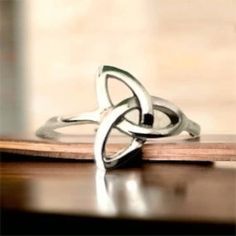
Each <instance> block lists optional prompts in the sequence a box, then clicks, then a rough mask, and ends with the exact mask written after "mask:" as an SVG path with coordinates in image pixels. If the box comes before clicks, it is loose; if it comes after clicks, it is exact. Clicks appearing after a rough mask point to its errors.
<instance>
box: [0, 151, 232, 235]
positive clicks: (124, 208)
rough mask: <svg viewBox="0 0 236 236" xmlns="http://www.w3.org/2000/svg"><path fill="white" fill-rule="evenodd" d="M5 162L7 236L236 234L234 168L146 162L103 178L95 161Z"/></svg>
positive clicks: (10, 158)
mask: <svg viewBox="0 0 236 236" xmlns="http://www.w3.org/2000/svg"><path fill="white" fill-rule="evenodd" d="M1 158H2V162H1V191H0V194H1V211H2V224H1V225H2V233H13V234H19V233H24V234H26V233H28V234H31V235H32V234H35V233H37V234H51V233H54V234H72V233H76V234H79V233H83V234H86V233H93V234H101V233H102V234H109V235H111V234H122V233H125V234H129V233H132V234H153V233H154V234H170V233H171V234H175V233H178V234H182V233H188V234H200V233H203V234H218V235H219V234H222V235H226V234H235V232H236V231H235V226H236V162H234V161H231V162H225V161H223V162H210V161H198V162H196V161H191V162H189V161H172V162H171V161H155V162H152V163H150V162H149V161H144V162H143V163H142V164H141V165H140V166H136V167H129V168H124V169H119V170H114V171H110V172H108V173H107V174H106V175H104V173H102V172H99V171H97V170H96V166H95V164H94V163H93V161H92V160H72V159H68V160H65V159H58V158H57V159H53V158H48V159H47V158H42V159H41V158H38V157H36V158H35V157H33V156H30V155H27V156H26V155H22V154H13V153H11V152H4V151H3V150H2V153H1ZM108 227H109V228H108Z"/></svg>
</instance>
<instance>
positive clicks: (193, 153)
mask: <svg viewBox="0 0 236 236" xmlns="http://www.w3.org/2000/svg"><path fill="white" fill-rule="evenodd" d="M235 137H236V136H234V135H230V136H225V135H222V136H221V135H220V136H215V135H214V136H203V137H201V139H197V140H191V139H184V138H183V137H181V136H180V137H177V138H176V139H161V140H157V141H153V142H150V143H147V144H145V145H144V147H143V159H145V160H150V161H155V160H176V161H177V160H180V161H181V160H182V161H183V160H184V161H236V141H235V140H236V138H235ZM80 139H82V140H83V136H81V137H80ZM91 139H92V137H90V140H91ZM86 140H87V142H83V141H79V143H75V142H73V143H66V142H55V141H53V142H52V141H45V140H43V141H42V140H39V139H30V140H27V139H25V140H23V139H11V138H4V139H0V151H1V152H9V153H17V154H23V155H27V156H44V157H52V158H65V159H78V160H92V159H93V156H94V155H93V143H92V142H88V140H89V137H87V139H86ZM115 140H116V141H117V142H114V141H113V143H111V144H109V145H108V150H109V152H116V151H118V150H119V149H121V148H122V147H123V146H124V144H125V143H126V142H124V140H122V139H121V138H119V137H117V138H115Z"/></svg>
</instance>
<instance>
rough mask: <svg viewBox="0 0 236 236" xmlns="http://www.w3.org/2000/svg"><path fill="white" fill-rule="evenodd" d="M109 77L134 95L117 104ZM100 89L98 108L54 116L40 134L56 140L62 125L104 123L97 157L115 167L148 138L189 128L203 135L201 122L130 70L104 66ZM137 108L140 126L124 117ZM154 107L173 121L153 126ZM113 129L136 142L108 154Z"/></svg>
mask: <svg viewBox="0 0 236 236" xmlns="http://www.w3.org/2000/svg"><path fill="white" fill-rule="evenodd" d="M109 78H113V79H117V80H120V81H121V82H123V83H124V84H126V85H127V86H128V87H129V88H130V89H131V91H132V92H133V95H134V96H133V97H130V98H128V99H125V100H123V101H121V102H120V103H119V104H118V105H113V104H112V101H111V99H110V96H109V92H108V86H107V81H108V79H109ZM96 88H97V98H98V105H99V108H98V109H97V110H95V111H93V112H88V113H84V114H81V115H79V116H71V117H63V116H58V117H53V118H51V119H49V120H48V121H47V122H46V123H45V125H44V126H42V127H41V128H40V129H39V130H37V132H36V134H37V135H38V136H39V137H42V138H49V139H56V138H58V137H60V136H61V135H62V134H61V133H59V132H57V131H55V130H56V129H58V128H62V127H66V126H71V125H80V124H90V123H97V124H100V125H99V128H98V130H97V134H96V138H95V145H94V154H95V160H96V164H97V167H98V168H100V169H112V168H116V167H119V166H122V165H125V163H126V162H128V161H129V160H130V159H132V158H135V155H136V153H137V151H139V150H140V149H141V147H142V145H143V144H144V142H145V141H146V139H150V138H160V137H168V136H173V135H177V134H180V133H181V132H182V131H187V132H188V133H189V134H190V135H191V136H193V137H198V136H199V134H200V126H199V125H198V124H197V123H195V122H193V121H191V120H190V119H188V118H187V117H186V115H185V114H184V113H183V112H182V111H181V110H180V109H179V108H178V107H176V106H175V105H174V104H172V103H170V102H169V101H167V100H165V99H162V98H159V97H154V96H150V95H149V94H148V92H147V91H146V89H145V88H144V87H143V86H142V84H141V83H140V82H139V81H138V80H137V79H135V77H133V76H132V75H131V74H129V73H128V72H126V71H123V70H121V69H118V68H115V67H112V66H103V67H101V68H100V70H99V72H98V75H97V78H96ZM133 109H138V110H139V114H140V117H139V124H138V125H137V124H134V123H133V122H131V121H129V120H127V119H126V118H125V117H124V115H125V114H127V113H128V112H130V111H131V110H133ZM154 110H158V111H161V112H162V113H164V114H166V115H167V116H168V117H169V119H170V124H169V125H167V126H166V127H164V128H161V129H157V128H155V127H153V121H154V119H155V117H154ZM112 128H117V129H118V130H120V131H121V132H123V133H125V134H127V135H129V136H131V137H132V138H133V141H132V142H131V144H130V145H129V146H128V147H127V148H126V149H125V150H122V151H121V152H119V153H116V154H115V155H113V156H110V157H107V156H106V154H105V146H106V141H107V138H108V136H109V133H110V131H111V129H112Z"/></svg>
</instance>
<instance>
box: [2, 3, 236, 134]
mask: <svg viewBox="0 0 236 236" xmlns="http://www.w3.org/2000/svg"><path fill="white" fill-rule="evenodd" d="M102 64H108V65H114V66H117V67H120V68H123V69H125V70H127V71H129V72H130V73H131V74H133V75H134V76H135V77H136V78H138V79H139V80H140V81H141V83H143V85H144V86H145V87H146V89H147V90H148V91H149V92H150V93H151V94H152V95H155V96H159V97H163V98H165V99H168V100H170V101H172V102H173V103H175V104H176V105H177V106H179V107H180V108H181V109H182V110H183V111H184V112H185V113H186V114H187V115H188V116H189V118H191V119H193V120H195V121H197V122H198V123H199V124H200V125H201V126H202V132H203V133H205V134H220V133H222V134H235V133H236V125H235V121H236V92H235V91H236V1H235V0H227V1H225V0H210V1H205V0H178V1H176V0H129V1H127V0H113V1H109V0H97V1H94V0H69V1H68V0H0V108H1V109H0V134H10V133H16V132H19V133H20V132H25V131H27V132H33V131H34V130H35V129H37V128H38V127H39V126H41V125H42V124H43V123H44V122H45V121H46V120H47V119H48V118H50V117H51V116H55V115H70V114H79V113H81V112H84V111H90V110H94V109H95V108H96V106H97V104H96V94H95V74H96V71H97V68H98V66H100V65H102ZM109 87H110V91H111V92H110V93H111V94H112V98H113V99H114V100H115V101H118V100H120V99H122V98H124V97H126V96H128V95H129V94H130V93H129V91H128V89H126V88H125V87H124V86H122V85H121V84H120V83H119V82H115V81H114V82H113V81H112V83H111V84H109ZM87 131H88V130H87V129H86V128H79V129H78V130H77V132H79V133H86V132H87Z"/></svg>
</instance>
